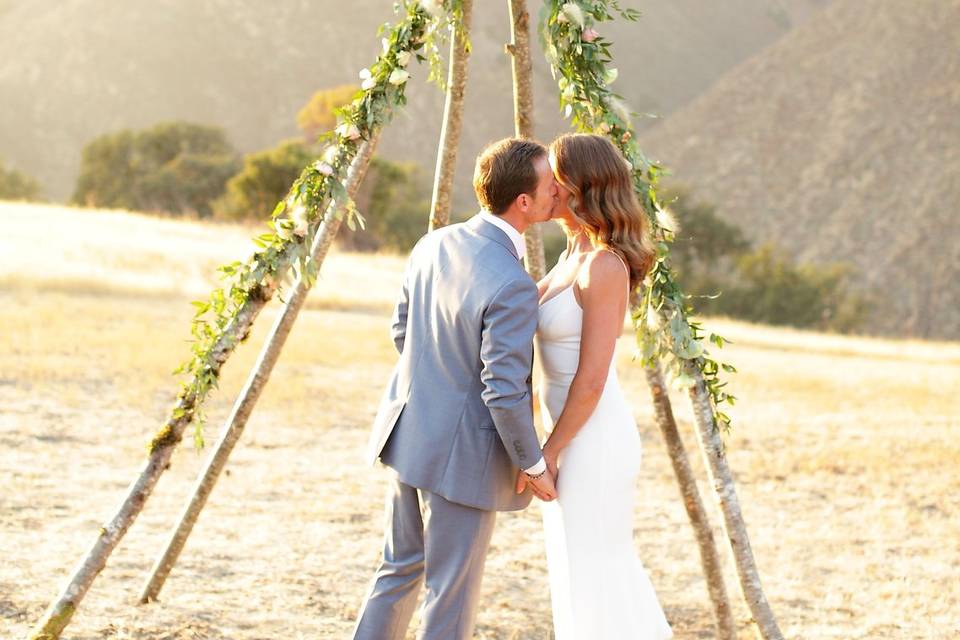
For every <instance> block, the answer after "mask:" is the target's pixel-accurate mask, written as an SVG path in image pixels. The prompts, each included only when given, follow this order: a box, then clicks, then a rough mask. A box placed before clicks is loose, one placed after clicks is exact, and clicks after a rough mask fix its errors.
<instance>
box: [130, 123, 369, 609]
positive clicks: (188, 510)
mask: <svg viewBox="0 0 960 640" xmlns="http://www.w3.org/2000/svg"><path fill="white" fill-rule="evenodd" d="M379 136H380V132H379V130H374V131H371V132H370V137H369V139H367V140H365V141H364V143H363V144H362V145H361V146H360V150H359V151H358V153H357V155H356V157H355V158H354V161H353V165H352V166H351V167H350V171H349V172H348V174H347V180H346V189H347V194H348V196H349V197H350V198H351V199H352V198H354V197H356V192H357V191H358V190H359V188H360V184H361V182H362V181H363V177H364V175H365V174H366V171H367V167H368V166H369V165H370V160H371V159H372V157H373V152H374V150H375V149H376V145H377V141H378V139H379ZM347 202H349V201H336V200H335V201H334V202H333V203H331V205H330V206H331V207H334V208H343V207H346V206H347ZM341 223H342V215H338V214H337V213H336V212H335V211H334V212H327V214H326V215H325V216H324V220H323V223H322V224H321V225H320V229H319V231H318V233H317V234H316V236H315V237H314V240H313V245H312V247H311V251H310V259H311V260H312V261H314V262H315V263H316V264H317V265H318V267H319V266H320V265H322V264H323V260H324V258H325V257H326V254H327V252H328V250H329V249H330V246H331V244H332V243H333V240H334V238H335V237H336V235H337V232H338V231H339V229H340V225H341ZM310 288H311V282H310V279H309V278H307V277H306V273H301V274H300V277H299V278H297V282H296V284H295V285H294V286H293V291H292V292H291V293H290V294H289V296H288V297H287V300H286V303H285V304H284V307H283V311H282V312H281V313H280V314H279V315H278V316H277V319H276V320H275V322H274V324H273V327H272V328H271V329H270V333H269V334H268V336H267V339H266V340H265V341H264V345H263V347H262V348H261V351H260V356H259V357H258V358H257V363H256V365H255V366H254V368H253V369H252V370H251V372H250V374H249V375H248V377H247V382H246V383H245V384H244V386H243V389H242V390H241V392H240V395H239V396H238V397H237V400H236V401H235V402H234V405H233V410H232V411H231V412H230V417H229V418H228V419H227V422H226V423H225V424H224V426H223V429H222V431H221V435H220V439H219V440H218V442H217V446H216V448H215V449H214V450H213V452H212V453H211V454H210V457H209V458H208V460H207V463H206V464H205V465H204V468H203V470H202V471H201V473H200V475H199V476H198V478H197V481H196V483H195V485H194V489H193V491H192V492H191V495H190V498H189V500H188V501H187V504H186V505H185V506H184V509H183V512H182V515H181V516H180V518H179V520H178V522H177V524H176V526H175V527H174V529H173V531H172V532H171V534H170V538H169V539H168V541H167V544H166V546H165V547H164V550H163V552H162V553H161V554H160V556H159V557H158V558H157V560H156V562H155V563H154V565H153V568H152V569H151V571H150V576H149V577H148V579H147V581H146V583H145V584H144V587H143V589H142V590H141V592H140V598H139V601H140V604H146V603H148V602H152V601H154V600H156V599H157V596H158V595H159V593H160V590H161V589H162V588H163V585H164V583H165V582H166V579H167V576H168V575H169V574H170V571H171V570H172V569H173V565H174V564H176V562H177V559H178V558H179V557H180V552H181V551H182V550H183V547H184V545H185V544H186V542H187V539H188V538H189V537H190V533H191V532H192V531H193V526H194V524H195V523H196V521H197V518H198V517H199V516H200V512H201V511H202V510H203V507H204V505H206V503H207V499H208V498H209V497H210V494H211V493H212V492H213V488H214V486H215V485H216V483H217V480H218V479H219V478H220V473H221V472H222V471H223V469H224V467H225V466H226V464H227V460H228V458H229V457H230V453H231V452H232V451H233V448H234V446H235V445H236V443H237V441H238V440H239V439H240V435H241V434H242V433H243V430H244V428H245V427H246V424H247V420H249V418H250V415H251V414H252V413H253V409H254V407H255V406H256V404H257V401H258V400H259V399H260V394H261V392H262V391H263V389H264V388H265V387H266V385H267V381H268V380H269V379H270V374H271V373H272V372H273V367H274V365H276V363H277V360H278V359H279V357H280V352H281V350H282V349H283V345H284V344H285V343H286V340H287V337H288V336H289V335H290V330H291V329H292V328H293V323H294V321H295V320H296V318H297V315H298V314H299V313H300V309H301V308H302V307H303V305H304V303H305V302H306V299H307V294H308V293H309V291H310Z"/></svg>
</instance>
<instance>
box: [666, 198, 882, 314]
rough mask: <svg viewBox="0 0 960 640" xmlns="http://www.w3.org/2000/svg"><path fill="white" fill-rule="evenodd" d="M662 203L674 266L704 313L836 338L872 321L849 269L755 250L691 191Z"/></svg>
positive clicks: (865, 298) (770, 247)
mask: <svg viewBox="0 0 960 640" xmlns="http://www.w3.org/2000/svg"><path fill="white" fill-rule="evenodd" d="M664 201H665V202H669V203H670V213H671V214H672V215H673V216H674V218H675V224H674V225H673V226H674V227H675V240H674V243H673V246H672V248H671V252H670V259H671V264H672V265H673V266H674V268H675V269H676V271H677V276H678V280H679V281H680V283H681V284H682V286H683V288H684V290H685V291H687V292H688V293H689V294H690V295H691V296H693V297H695V298H698V299H697V304H696V306H697V308H698V310H699V311H700V312H701V313H704V314H708V315H710V314H714V315H727V316H731V317H734V318H740V319H743V320H749V321H752V322H761V323H767V324H777V325H789V326H795V327H810V328H818V329H828V330H834V331H852V330H855V329H857V328H858V327H859V326H861V324H862V323H863V321H864V320H865V319H866V314H867V311H868V310H869V307H870V297H869V294H863V293H858V292H855V291H853V290H852V289H851V288H850V285H849V283H850V280H851V279H852V277H853V276H854V272H853V268H852V267H851V266H850V265H846V264H840V263H834V264H825V265H813V264H799V265H798V264H796V263H795V261H794V260H793V259H792V258H791V257H790V256H789V255H788V254H787V253H786V252H785V251H784V250H783V249H780V248H778V247H776V246H774V245H772V244H767V245H764V246H762V247H760V248H758V249H756V250H751V246H750V242H749V241H748V240H747V237H746V234H745V233H744V232H743V230H742V229H741V228H740V227H738V226H737V225H734V224H732V223H729V222H727V221H725V220H724V219H723V218H722V217H721V216H720V215H718V214H717V210H716V207H715V206H714V205H712V204H710V203H708V202H704V201H700V200H696V199H695V198H693V197H692V196H691V195H690V193H689V191H687V190H686V189H683V188H678V189H675V190H673V191H671V192H669V193H667V194H666V195H665V196H664Z"/></svg>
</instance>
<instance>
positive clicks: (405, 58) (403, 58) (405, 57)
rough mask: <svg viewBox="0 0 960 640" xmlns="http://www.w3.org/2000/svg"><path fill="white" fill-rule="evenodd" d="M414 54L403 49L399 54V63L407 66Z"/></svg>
mask: <svg viewBox="0 0 960 640" xmlns="http://www.w3.org/2000/svg"><path fill="white" fill-rule="evenodd" d="M412 55H413V54H411V53H410V52H409V51H401V52H400V53H398V54H397V64H399V65H400V66H401V67H405V66H407V64H408V63H409V62H410V57H411V56H412Z"/></svg>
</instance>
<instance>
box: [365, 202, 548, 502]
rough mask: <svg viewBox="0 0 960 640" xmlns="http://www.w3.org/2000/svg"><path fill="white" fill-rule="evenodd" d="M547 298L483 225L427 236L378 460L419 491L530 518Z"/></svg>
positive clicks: (403, 300)
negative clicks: (539, 330)
mask: <svg viewBox="0 0 960 640" xmlns="http://www.w3.org/2000/svg"><path fill="white" fill-rule="evenodd" d="M537 305H538V302H537V287H536V284H534V282H533V280H531V278H530V276H529V275H528V274H527V272H526V271H524V269H523V266H522V265H521V264H520V261H519V259H518V258H517V255H516V250H515V248H514V246H513V243H511V242H510V239H509V238H508V237H507V234H506V233H504V232H503V231H502V230H500V229H498V228H497V227H496V226H494V225H492V224H490V223H489V222H485V221H483V219H481V218H480V217H479V216H475V217H473V218H471V219H470V220H469V221H467V222H465V223H463V224H455V225H451V226H449V227H445V228H443V229H439V230H437V231H434V232H432V233H430V234H427V235H426V236H424V237H423V238H422V239H421V240H420V242H419V243H418V244H417V246H416V247H415V248H414V250H413V252H412V254H411V255H410V260H409V262H408V265H407V271H406V275H405V277H404V283H403V290H402V292H401V295H400V299H399V301H398V303H397V307H396V309H395V311H394V314H393V327H392V333H393V339H394V342H395V343H396V346H397V350H398V351H399V352H400V360H399V362H398V363H397V365H396V367H395V368H394V371H393V375H392V376H391V379H390V383H389V384H388V385H387V389H386V391H385V392H384V394H383V398H382V400H381V402H380V408H379V411H378V412H377V416H376V418H375V420H374V424H373V433H372V434H371V438H370V444H369V447H368V451H367V457H368V460H369V462H370V463H371V464H373V463H374V462H375V461H376V459H377V457H380V459H381V460H382V461H383V462H384V464H386V465H388V466H390V467H392V468H393V469H395V470H396V471H397V473H398V474H399V476H400V480H401V481H402V482H404V483H406V484H409V485H411V486H414V487H417V488H420V489H425V490H428V491H432V492H434V493H437V494H440V495H441V496H443V497H444V498H447V499H448V500H450V501H452V502H457V503H460V504H464V505H468V506H471V507H476V508H479V509H486V510H494V511H513V510H518V509H523V508H524V507H526V506H527V505H528V504H529V503H530V498H531V493H530V490H529V489H527V491H525V492H524V493H523V494H521V495H517V494H516V492H515V491H514V483H515V481H516V473H517V469H518V468H523V469H525V468H528V467H530V466H531V465H533V464H535V463H536V462H537V461H538V460H539V459H540V456H541V455H542V454H541V451H540V443H539V439H538V438H537V434H536V431H535V430H534V427H533V405H532V397H533V396H532V390H531V386H530V381H531V367H532V360H533V334H534V332H535V331H536V327H537Z"/></svg>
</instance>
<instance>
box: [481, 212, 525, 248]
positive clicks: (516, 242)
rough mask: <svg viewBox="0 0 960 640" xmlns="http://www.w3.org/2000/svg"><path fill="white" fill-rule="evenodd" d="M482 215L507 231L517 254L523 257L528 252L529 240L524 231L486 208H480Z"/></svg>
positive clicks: (484, 218)
mask: <svg viewBox="0 0 960 640" xmlns="http://www.w3.org/2000/svg"><path fill="white" fill-rule="evenodd" d="M480 217H481V218H482V219H483V220H486V221H487V222H489V223H490V224H492V225H493V226H495V227H497V228H499V229H501V230H502V231H503V232H504V233H506V234H507V237H508V238H510V242H512V243H513V246H514V248H515V249H516V250H517V256H518V257H519V258H520V259H523V256H525V255H526V254H527V241H526V240H524V238H523V234H522V233H520V232H519V231H517V229H516V228H515V227H514V226H513V225H512V224H510V223H509V222H507V221H506V220H504V219H503V218H501V217H500V216H495V215H493V214H492V213H490V212H489V211H487V210H486V209H481V210H480Z"/></svg>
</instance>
